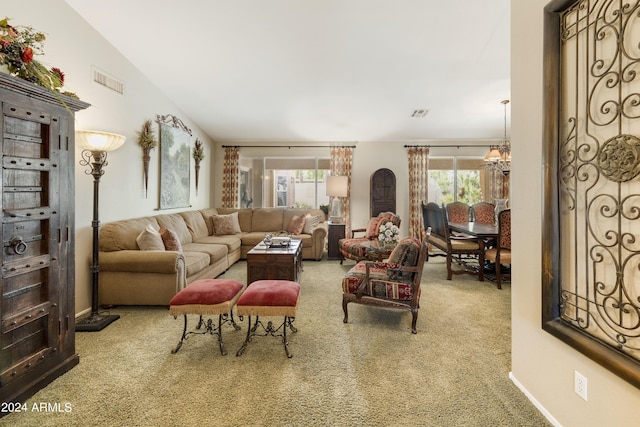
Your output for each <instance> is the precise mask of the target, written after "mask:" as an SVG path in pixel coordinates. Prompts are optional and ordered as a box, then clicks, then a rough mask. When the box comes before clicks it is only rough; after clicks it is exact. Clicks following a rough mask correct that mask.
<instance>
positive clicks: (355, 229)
mask: <svg viewBox="0 0 640 427" xmlns="http://www.w3.org/2000/svg"><path fill="white" fill-rule="evenodd" d="M366 231H367V229H366V228H354V229H353V230H351V238H352V239H353V238H355V237H356V233H366Z"/></svg>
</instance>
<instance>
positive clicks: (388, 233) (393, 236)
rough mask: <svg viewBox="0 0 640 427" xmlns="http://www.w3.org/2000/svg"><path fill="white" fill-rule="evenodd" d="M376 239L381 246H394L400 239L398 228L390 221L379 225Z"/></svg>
mask: <svg viewBox="0 0 640 427" xmlns="http://www.w3.org/2000/svg"><path fill="white" fill-rule="evenodd" d="M378 240H379V241H380V243H381V244H382V245H383V246H387V247H389V246H395V245H396V244H397V243H398V242H399V241H400V229H399V228H398V226H397V225H395V224H394V223H392V222H391V221H387V222H386V223H384V224H382V225H381V226H380V232H379V234H378Z"/></svg>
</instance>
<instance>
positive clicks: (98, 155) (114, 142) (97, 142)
mask: <svg viewBox="0 0 640 427" xmlns="http://www.w3.org/2000/svg"><path fill="white" fill-rule="evenodd" d="M124 141H125V137H124V136H122V135H117V134H115V133H107V132H99V131H93V130H79V131H76V142H77V143H78V144H79V145H80V146H81V147H82V148H83V150H82V159H80V165H81V166H88V167H89V168H88V169H87V170H86V171H85V173H86V174H87V175H93V221H92V222H91V227H92V228H93V250H92V262H91V292H92V295H91V315H89V316H88V317H85V318H82V319H78V321H77V322H76V331H78V332H95V331H101V330H102V329H104V328H106V327H107V326H109V325H110V324H111V323H113V322H114V321H116V320H118V319H119V318H120V316H118V315H116V314H101V313H100V312H99V311H98V310H99V307H98V273H99V272H100V265H99V263H98V251H99V248H100V240H99V239H100V237H99V233H98V232H99V230H100V221H99V219H98V211H99V209H98V190H99V187H100V177H101V176H102V175H104V169H103V168H104V167H105V166H107V165H108V163H107V152H109V151H114V150H117V149H118V148H120V147H121V146H122V144H124Z"/></svg>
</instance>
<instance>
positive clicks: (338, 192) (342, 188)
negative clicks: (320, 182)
mask: <svg viewBox="0 0 640 427" xmlns="http://www.w3.org/2000/svg"><path fill="white" fill-rule="evenodd" d="M348 184H349V177H346V176H337V175H330V176H328V177H327V196H332V197H347V190H348Z"/></svg>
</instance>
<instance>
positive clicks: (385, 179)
mask: <svg viewBox="0 0 640 427" xmlns="http://www.w3.org/2000/svg"><path fill="white" fill-rule="evenodd" d="M370 191H371V193H370V198H371V200H370V206H371V218H373V217H375V216H378V214H379V213H380V212H393V213H396V175H395V174H394V173H393V171H391V170H390V169H386V168H383V169H378V170H377V171H375V172H374V173H373V174H372V175H371V190H370Z"/></svg>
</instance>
